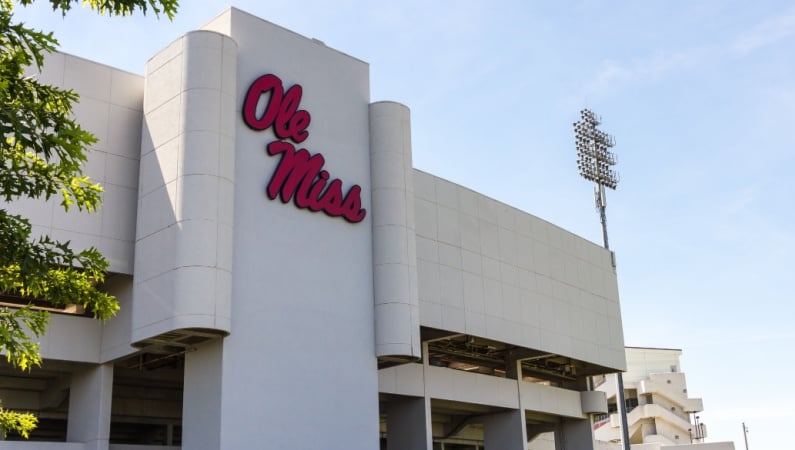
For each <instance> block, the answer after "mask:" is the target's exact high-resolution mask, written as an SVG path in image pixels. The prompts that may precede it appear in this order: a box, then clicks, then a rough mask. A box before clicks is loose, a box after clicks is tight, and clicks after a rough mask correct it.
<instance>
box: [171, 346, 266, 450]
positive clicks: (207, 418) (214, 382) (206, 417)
mask: <svg viewBox="0 0 795 450" xmlns="http://www.w3.org/2000/svg"><path fill="white" fill-rule="evenodd" d="M223 344H224V342H223V340H221V339H217V340H214V341H211V342H208V343H206V344H203V345H201V346H199V347H198V348H197V349H196V351H195V352H189V353H186V354H185V387H184V390H183V393H182V448H185V449H188V448H189V449H196V450H217V449H219V448H221V394H222V391H221V381H222V375H223V370H222V367H223ZM264 406H267V405H264Z"/></svg>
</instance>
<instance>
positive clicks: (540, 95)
mask: <svg viewBox="0 0 795 450" xmlns="http://www.w3.org/2000/svg"><path fill="white" fill-rule="evenodd" d="M183 3H184V5H183V6H182V8H181V9H180V12H179V15H178V17H177V18H176V19H175V20H174V21H173V22H169V21H167V20H164V19H161V20H159V21H158V20H156V19H155V18H154V17H153V16H147V17H140V16H135V17H132V18H126V19H108V18H100V17H97V16H96V15H94V14H92V13H90V12H87V11H84V10H80V9H76V10H74V11H72V12H71V13H70V14H69V15H68V16H67V18H66V19H62V18H61V16H60V15H58V14H56V13H52V12H50V11H49V10H48V9H47V7H46V4H45V2H43V1H40V2H39V4H37V5H35V6H34V7H29V8H20V9H19V10H18V14H17V15H18V17H19V18H21V19H22V20H25V21H28V22H29V23H30V24H32V25H34V26H37V27H40V28H43V29H47V30H55V32H56V37H58V38H59V39H60V41H61V43H62V49H63V50H64V51H66V52H69V53H72V54H76V55H79V56H83V57H86V58H89V59H93V60H97V61H100V62H103V63H106V64H109V65H112V66H116V67H121V68H124V69H126V70H129V71H132V72H136V73H142V72H143V67H144V63H145V62H146V60H147V59H148V58H149V57H150V56H151V55H152V54H154V53H155V52H156V51H158V50H159V49H161V48H162V47H164V46H165V45H167V44H168V43H169V42H170V41H171V40H173V39H175V38H177V37H179V36H180V35H181V34H183V33H184V32H186V31H188V30H191V29H195V28H198V27H199V26H201V25H202V24H203V23H204V22H207V21H208V20H210V19H211V18H212V17H214V16H215V15H216V14H217V13H220V12H221V11H222V10H224V9H225V8H226V7H228V6H230V5H233V6H237V7H238V8H240V9H243V10H246V11H248V12H251V13H253V14H255V15H258V16H260V17H262V18H265V19H267V20H269V21H271V22H274V23H277V24H279V25H282V26H284V27H286V28H289V29H292V30H294V31H296V32H298V33H301V34H303V35H306V36H309V37H315V38H318V39H320V40H322V41H324V42H325V43H326V44H327V45H329V46H330V47H334V48H337V49H339V50H341V51H343V52H345V53H348V54H350V55H353V56H356V57H358V58H360V59H363V60H365V61H367V62H369V63H370V65H371V86H372V99H373V100H374V101H375V100H395V101H399V102H402V103H405V104H406V105H408V106H409V107H410V108H411V111H412V132H413V147H414V164H415V166H416V167H417V168H419V169H422V170H425V171H428V172H431V173H433V174H435V175H439V176H441V177H444V178H447V179H449V180H451V181H454V182H456V183H459V184H462V185H465V186H467V187H470V188H472V189H474V190H476V191H480V192H482V193H485V194H487V195H489V196H492V197H494V198H496V199H498V200H501V201H504V202H506V203H508V204H511V205H513V206H516V207H518V208H520V209H522V210H525V211H528V212H530V213H532V214H535V215H537V216H539V217H541V218H544V219H546V220H549V221H550V222H553V223H555V224H558V225H560V226H562V227H564V228H566V229H568V230H571V231H573V232H575V233H577V234H579V235H581V236H584V237H586V238H588V239H590V240H592V241H594V242H597V243H599V242H601V230H600V227H599V221H598V215H597V214H596V212H595V211H594V209H593V195H592V187H591V185H590V184H589V183H588V182H586V181H584V180H582V179H580V178H579V176H578V174H577V169H576V156H575V151H574V144H573V137H572V125H571V124H572V122H573V121H575V120H577V119H578V112H579V110H580V109H581V108H583V107H590V108H591V109H593V110H594V111H596V112H597V113H599V114H600V115H601V116H602V117H603V125H602V129H603V130H605V131H607V132H609V133H611V134H613V135H614V136H615V137H616V141H617V146H616V147H615V149H614V150H615V152H616V153H617V154H618V155H619V165H618V170H619V172H620V174H621V183H620V184H619V186H618V190H617V191H615V192H612V191H611V192H609V193H608V223H609V231H610V241H611V247H612V248H613V249H614V250H615V251H616V253H617V259H618V275H619V289H620V294H621V301H622V311H623V317H624V327H625V340H626V343H627V345H632V346H652V347H673V348H682V349H683V350H684V354H683V361H682V362H683V369H684V371H685V372H686V374H687V378H688V388H689V392H690V395H693V396H698V397H703V398H704V404H705V409H706V410H705V412H704V413H702V414H701V419H702V421H704V422H705V423H707V426H708V429H709V434H710V436H709V439H708V440H709V441H717V440H733V441H735V443H736V445H737V448H738V449H740V448H743V440H742V429H741V422H743V421H745V422H746V423H748V425H749V429H750V433H749V444H750V447H751V448H753V449H765V448H767V449H778V448H782V447H781V446H782V444H781V440H782V439H788V433H785V432H784V430H787V429H788V426H789V425H790V422H791V418H792V417H793V416H795V407H793V405H795V394H793V390H792V389H790V388H789V387H788V385H789V382H788V381H789V375H790V374H791V373H792V372H794V371H795V358H793V356H795V351H793V348H795V328H794V327H793V325H792V322H793V318H794V317H795V307H793V305H792V303H793V300H795V298H793V297H795V295H793V287H792V285H793V281H795V275H793V272H795V264H793V260H792V257H793V254H795V227H793V225H792V223H793V220H795V207H793V205H795V200H793V199H794V198H795V182H793V177H792V175H791V171H792V170H793V167H795V156H794V155H795V149H794V148H793V147H794V144H793V134H792V129H793V128H795V127H794V125H795V58H793V48H795V6H793V5H792V4H788V2H782V1H756V2H747V1H743V2H740V1H709V0H707V1H698V2H693V1H681V0H679V1H671V0H668V1H662V0H657V1H646V2H633V1H614V2H596V1H572V2H540V1H489V2H486V1H455V2H452V1H439V2H419V1H406V2H399V3H398V2H360V1H352V0H351V1H336V2H324V1H304V2H294V1H281V0H277V1H269V2H261V1H253V0H252V1H237V2H234V3H231V4H230V3H229V2H224V1H214V0H213V1H202V2H188V1H183ZM199 3H200V4H201V6H198V5H199Z"/></svg>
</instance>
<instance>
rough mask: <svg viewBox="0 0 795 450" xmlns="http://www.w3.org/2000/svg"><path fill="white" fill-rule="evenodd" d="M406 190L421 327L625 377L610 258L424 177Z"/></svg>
mask: <svg viewBox="0 0 795 450" xmlns="http://www.w3.org/2000/svg"><path fill="white" fill-rule="evenodd" d="M414 183H415V184H414V192H415V207H416V217H415V221H416V230H417V258H418V262H417V267H418V274H419V281H418V286H419V298H420V322H421V324H422V325H424V326H428V327H433V328H440V329H444V330H451V331H456V332H461V333H467V334H472V335H475V336H481V337H486V338H490V339H495V340H498V341H502V342H508V343H512V344H516V345H521V346H524V347H528V348H533V349H538V350H542V351H548V352H550V353H556V354H560V355H565V356H569V357H572V358H576V359H579V360H582V361H587V362H591V363H595V364H600V365H602V366H605V367H610V368H616V369H623V368H624V367H625V359H624V338H623V331H622V325H621V310H620V305H619V301H618V289H617V284H616V274H615V271H614V270H613V267H612V262H611V258H610V253H609V252H608V251H606V250H605V249H603V248H601V247H600V246H598V245H596V244H593V243H592V242H589V241H587V240H585V239H582V238H580V237H578V236H576V235H574V234H572V233H569V232H567V231H565V230H562V229H561V228H559V227H557V226H555V225H552V224H550V223H548V222H545V221H543V220H541V219H538V218H537V217H534V216H532V215H530V214H527V213H524V212H522V211H519V210H517V209H515V208H512V207H510V206H508V205H505V204H503V203H499V202H497V201H495V200H492V199H490V198H488V197H486V196H483V195H480V194H478V193H476V192H473V191H471V190H469V189H466V188H464V187H461V186H458V185H455V184H453V183H450V182H448V181H445V180H443V179H441V178H437V177H434V176H432V175H429V174H427V173H424V172H420V171H415V177H414Z"/></svg>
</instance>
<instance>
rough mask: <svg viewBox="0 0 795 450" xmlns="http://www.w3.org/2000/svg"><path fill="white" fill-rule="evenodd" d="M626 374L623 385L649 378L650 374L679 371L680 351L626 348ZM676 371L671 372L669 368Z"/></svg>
mask: <svg viewBox="0 0 795 450" xmlns="http://www.w3.org/2000/svg"><path fill="white" fill-rule="evenodd" d="M626 354H627V372H626V373H625V374H624V383H635V382H637V381H640V380H643V379H645V378H648V377H649V374H652V373H671V372H679V371H681V370H682V369H681V365H680V364H679V357H680V356H681V355H682V351H681V350H678V349H664V348H636V347H627V349H626ZM672 366H673V367H675V368H676V370H674V371H672V370H671V367H672Z"/></svg>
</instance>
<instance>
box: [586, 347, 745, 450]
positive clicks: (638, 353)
mask: <svg viewBox="0 0 795 450" xmlns="http://www.w3.org/2000/svg"><path fill="white" fill-rule="evenodd" d="M626 354H627V372H626V373H625V374H624V398H625V401H626V406H627V423H628V426H629V436H630V441H631V443H632V449H633V450H665V449H669V448H670V449H672V448H676V449H677V450H683V449H687V448H690V447H691V445H692V446H693V448H698V449H704V450H707V449H709V450H733V449H734V444H732V443H731V442H716V443H709V444H708V443H707V437H708V435H707V427H706V425H705V424H704V423H703V422H701V421H700V418H699V416H698V414H699V413H700V412H701V411H703V410H704V405H703V402H702V400H701V399H700V398H694V397H690V396H689V394H688V392H687V382H686V380H685V374H684V373H683V372H682V370H681V365H680V362H679V357H680V356H681V355H682V350H679V349H666V348H644V347H627V349H626ZM594 389H596V390H598V391H601V392H604V393H605V395H606V396H607V398H608V410H609V413H608V414H601V415H598V416H596V417H595V418H594V434H595V436H596V439H597V441H599V443H600V446H599V447H598V448H600V449H602V448H603V449H605V450H607V449H613V450H619V449H621V444H620V439H621V428H620V417H619V415H618V414H617V412H616V375H615V374H608V375H604V376H598V377H595V378H594Z"/></svg>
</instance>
